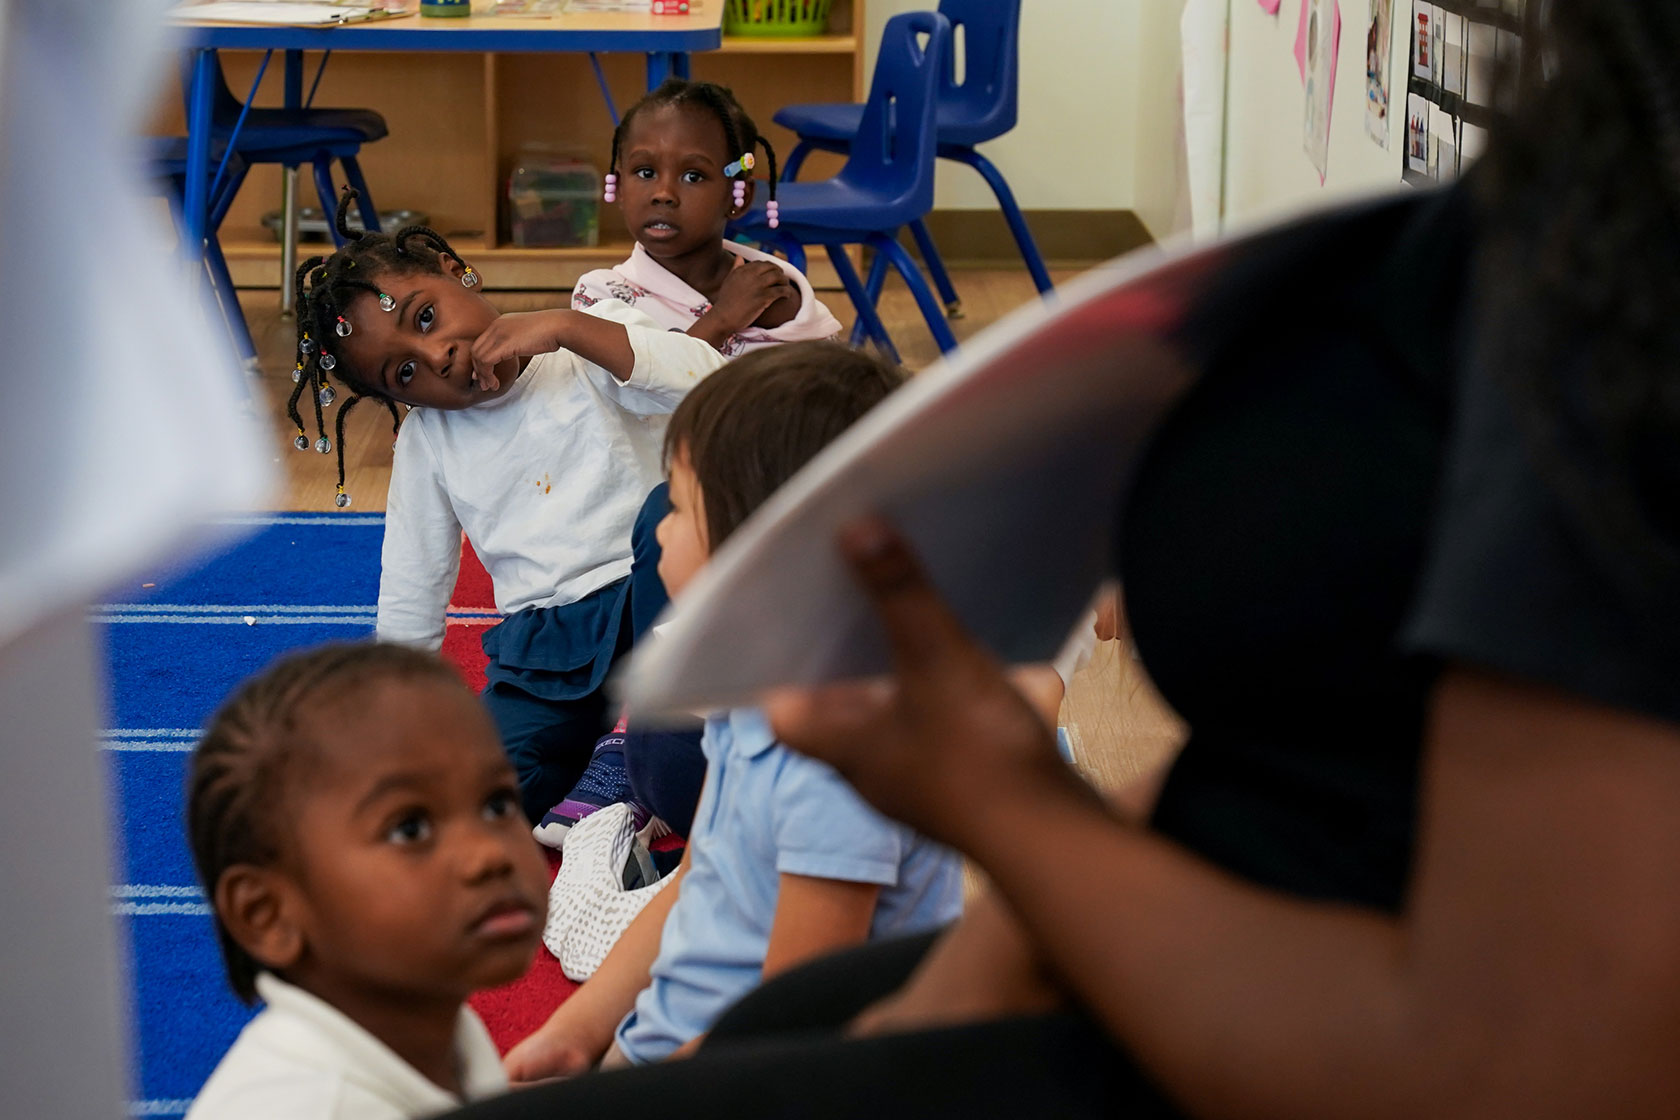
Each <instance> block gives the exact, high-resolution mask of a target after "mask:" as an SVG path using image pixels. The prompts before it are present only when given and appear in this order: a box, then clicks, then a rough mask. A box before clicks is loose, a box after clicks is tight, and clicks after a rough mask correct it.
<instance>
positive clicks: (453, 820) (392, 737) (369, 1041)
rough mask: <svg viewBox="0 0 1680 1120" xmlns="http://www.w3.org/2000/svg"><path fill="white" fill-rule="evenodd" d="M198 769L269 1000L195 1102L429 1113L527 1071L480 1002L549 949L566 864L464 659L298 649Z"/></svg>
mask: <svg viewBox="0 0 1680 1120" xmlns="http://www.w3.org/2000/svg"><path fill="white" fill-rule="evenodd" d="M188 787H189V788H188V805H187V818H188V831H189V839H190V841H191V846H192V852H193V860H194V863H195V864H196V866H197V869H198V874H199V878H200V879H201V880H202V882H203V884H204V892H205V895H206V896H207V897H208V898H209V899H210V902H211V905H212V908H213V910H214V913H215V918H216V933H217V937H218V939H219V940H220V942H221V947H222V954H223V957H224V959H225V961H226V964H227V970H228V979H229V981H230V982H231V983H232V985H233V988H234V991H235V992H236V993H237V994H238V995H239V996H240V998H242V999H243V1000H245V1001H246V1002H247V1003H251V1002H255V1001H256V1000H257V999H258V998H260V999H261V1000H262V1001H263V1002H264V1003H265V1004H266V1005H267V1006H266V1008H265V1010H264V1011H263V1012H262V1013H261V1014H259V1015H258V1016H257V1017H256V1018H255V1019H253V1020H252V1021H251V1022H250V1023H249V1024H248V1025H247V1026H246V1027H245V1029H244V1030H243V1031H242V1032H241V1033H240V1035H239V1038H238V1039H237V1040H236V1041H235V1042H234V1044H233V1047H232V1048H231V1049H230V1050H229V1051H228V1053H227V1055H226V1056H225V1057H224V1058H223V1059H222V1061H221V1063H220V1064H219V1065H217V1067H216V1070H215V1072H214V1073H212V1074H211V1076H210V1079H209V1081H207V1082H206V1083H205V1086H204V1088H203V1090H202V1092H201V1093H200V1094H199V1096H198V1098H197V1100H196V1101H195V1102H194V1104H193V1106H192V1108H191V1110H190V1111H189V1112H188V1114H187V1115H188V1117H189V1120H339V1118H343V1120H351V1118H355V1120H410V1118H413V1117H420V1116H430V1115H433V1114H435V1113H437V1112H441V1111H445V1110H448V1109H451V1108H454V1107H457V1106H458V1105H459V1104H460V1103H461V1102H463V1101H467V1100H476V1099H480V1098H482V1097H485V1096H489V1095H492V1094H494V1093H497V1092H500V1091H501V1090H502V1089H504V1088H506V1084H507V1082H506V1078H505V1077H504V1076H503V1074H502V1072H501V1066H500V1063H499V1061H498V1059H497V1054H496V1048H495V1046H494V1045H493V1044H492V1043H491V1041H490V1037H489V1035H488V1034H487V1033H486V1031H485V1029H484V1024H483V1023H482V1022H480V1021H479V1019H478V1016H476V1015H475V1014H473V1012H472V1010H471V1009H470V1008H468V1007H467V1006H466V1003H465V1001H466V998H467V996H468V995H470V994H471V993H473V992H475V991H478V990H479V989H482V988H490V987H496V986H498V985H501V984H506V983H509V982H511V981H513V980H515V979H517V978H518V977H519V976H521V975H522V974H523V973H524V972H525V970H526V968H527V967H529V965H530V963H531V958H532V954H533V953H534V952H535V949H536V946H537V942H538V940H539V938H540V936H541V933H542V927H543V920H544V916H545V914H546V911H547V890H546V884H547V870H546V867H545V866H544V861H543V859H542V856H541V855H540V853H539V849H538V848H537V847H536V845H535V844H534V843H533V841H532V839H531V836H530V833H529V832H528V831H527V829H526V826H525V822H524V820H523V818H522V816H521V814H520V811H519V792H518V787H517V785H516V783H515V780H514V774H513V771H512V769H511V768H510V767H509V766H508V763H507V760H506V759H505V758H504V756H503V755H502V752H501V750H500V748H499V746H498V744H497V741H496V733H495V728H494V727H493V726H492V725H491V722H490V720H489V718H488V717H487V716H486V714H485V712H484V710H483V708H482V706H481V705H480V704H479V703H478V702H477V700H476V699H475V698H474V697H473V695H472V693H471V692H470V691H469V690H468V689H467V688H465V687H464V686H463V685H462V684H461V680H460V677H459V676H458V675H457V674H456V673H455V671H454V670H453V669H452V668H451V667H450V666H448V665H447V664H445V663H444V662H443V661H441V660H439V659H438V658H437V657H436V656H434V655H432V654H429V653H424V652H421V651H419V650H414V649H410V648H407V647H404V646H396V645H381V644H373V643H360V644H356V645H336V646H326V647H323V648H320V649H317V650H314V651H310V652H306V653H302V654H295V655H292V656H290V657H288V658H286V659H284V660H282V661H280V662H277V663H276V664H275V665H273V666H271V667H270V668H269V669H268V670H266V671H265V672H264V673H262V674H261V675H260V676H258V677H256V678H254V679H252V680H250V681H248V682H247V683H246V684H245V685H243V686H242V687H241V688H240V689H239V691H238V692H237V693H235V694H234V696H232V697H231V698H230V699H229V700H228V701H227V702H226V704H224V706H223V707H222V709H221V710H220V711H219V712H217V714H216V716H215V718H214V720H213V721H212V722H211V725H210V728H209V730H208V731H207V732H206V733H205V736H204V739H203V741H202V742H201V743H200V744H199V746H198V748H197V750H196V751H195V752H194V755H193V760H192V767H191V774H190V776H189V779H188Z"/></svg>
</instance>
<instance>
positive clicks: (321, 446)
mask: <svg viewBox="0 0 1680 1120" xmlns="http://www.w3.org/2000/svg"><path fill="white" fill-rule="evenodd" d="M315 450H317V451H319V452H320V453H321V454H323V455H325V454H326V453H327V452H329V451H331V450H332V440H330V439H328V438H327V437H326V436H322V437H321V438H320V439H318V440H316V441H315Z"/></svg>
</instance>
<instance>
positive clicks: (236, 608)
mask: <svg viewBox="0 0 1680 1120" xmlns="http://www.w3.org/2000/svg"><path fill="white" fill-rule="evenodd" d="M93 609H94V610H96V611H105V612H106V613H108V614H117V613H122V612H127V611H149V612H152V613H154V614H261V613H264V612H267V613H271V614H333V613H335V612H336V613H338V614H372V613H374V612H375V611H377V610H378V609H379V608H378V607H371V606H369V607H365V606H362V605H360V604H358V603H321V604H318V605H315V606H286V605H282V604H280V603H233V604H220V603H101V604H99V605H98V606H96V607H94V608H93Z"/></svg>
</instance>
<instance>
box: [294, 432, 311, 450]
mask: <svg viewBox="0 0 1680 1120" xmlns="http://www.w3.org/2000/svg"><path fill="white" fill-rule="evenodd" d="M292 446H293V447H295V448H297V449H298V450H299V451H308V450H309V437H308V436H306V435H304V434H303V429H302V428H299V429H298V434H297V436H296V438H294V439H293V440H292Z"/></svg>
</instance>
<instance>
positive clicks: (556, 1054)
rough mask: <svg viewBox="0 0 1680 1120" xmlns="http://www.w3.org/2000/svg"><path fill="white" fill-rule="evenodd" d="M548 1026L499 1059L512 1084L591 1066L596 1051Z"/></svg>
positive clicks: (597, 1055)
mask: <svg viewBox="0 0 1680 1120" xmlns="http://www.w3.org/2000/svg"><path fill="white" fill-rule="evenodd" d="M552 1025H553V1024H552V1023H551V1024H549V1026H545V1027H542V1028H540V1029H538V1030H537V1032H536V1033H535V1034H533V1035H531V1036H530V1037H529V1038H527V1039H525V1040H524V1041H523V1042H521V1043H520V1044H519V1045H517V1046H515V1047H514V1048H513V1049H512V1050H509V1051H508V1052H507V1054H506V1055H505V1056H504V1057H503V1058H502V1068H503V1069H504V1070H506V1071H507V1075H508V1080H509V1081H511V1082H513V1083H514V1084H515V1085H522V1084H529V1083H530V1082H533V1081H551V1080H553V1079H554V1078H557V1077H575V1076H577V1075H578V1074H580V1073H588V1072H589V1071H590V1070H591V1069H594V1068H595V1063H596V1062H597V1061H599V1060H600V1058H601V1055H600V1053H599V1052H598V1051H594V1049H593V1047H590V1046H587V1045H585V1044H584V1043H583V1041H582V1040H580V1039H578V1038H575V1037H573V1036H572V1035H570V1034H568V1033H566V1032H564V1031H560V1030H551V1029H549V1027H550V1026H552Z"/></svg>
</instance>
